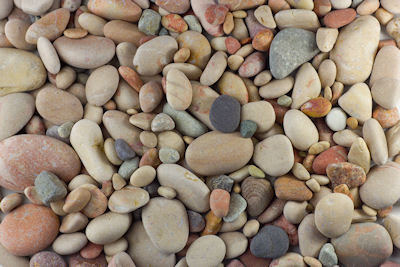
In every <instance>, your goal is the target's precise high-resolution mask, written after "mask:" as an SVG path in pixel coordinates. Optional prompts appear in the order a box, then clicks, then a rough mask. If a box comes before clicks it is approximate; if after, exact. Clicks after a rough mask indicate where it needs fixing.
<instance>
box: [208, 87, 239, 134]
mask: <svg viewBox="0 0 400 267" xmlns="http://www.w3.org/2000/svg"><path fill="white" fill-rule="evenodd" d="M210 121H211V124H212V125H213V126H214V128H215V129H217V130H218V131H220V132H223V133H231V132H234V131H235V130H236V129H237V128H238V126H239V123H240V103H239V101H237V100H236V99H235V98H233V97H231V96H229V95H221V96H219V97H218V98H217V99H215V101H214V103H213V104H212V106H211V109H210Z"/></svg>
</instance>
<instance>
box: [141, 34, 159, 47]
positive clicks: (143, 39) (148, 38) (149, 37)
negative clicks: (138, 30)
mask: <svg viewBox="0 0 400 267" xmlns="http://www.w3.org/2000/svg"><path fill="white" fill-rule="evenodd" d="M156 37H157V36H155V35H147V36H143V37H142V38H140V39H139V46H141V45H142V44H144V43H145V42H148V41H150V40H152V39H154V38H156Z"/></svg>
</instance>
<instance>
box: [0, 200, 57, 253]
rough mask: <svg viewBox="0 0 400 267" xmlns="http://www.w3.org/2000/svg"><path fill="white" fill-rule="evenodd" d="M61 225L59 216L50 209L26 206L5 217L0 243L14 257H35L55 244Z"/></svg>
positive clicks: (32, 205) (1, 226)
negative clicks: (34, 255)
mask: <svg viewBox="0 0 400 267" xmlns="http://www.w3.org/2000/svg"><path fill="white" fill-rule="evenodd" d="M59 225H60V222H59V220H58V217H57V215H55V214H54V212H53V211H52V210H51V209H50V208H47V207H44V206H38V205H34V204H25V205H22V206H20V207H18V208H16V209H15V210H13V211H12V212H10V213H8V214H7V215H6V216H5V217H4V219H3V221H2V223H1V225H0V230H1V231H0V242H1V245H2V246H4V248H5V249H6V250H7V251H8V252H10V253H11V254H13V255H16V256H29V255H33V254H35V253H37V252H39V251H41V250H43V249H45V248H46V247H48V246H49V245H50V244H51V243H52V242H53V240H54V239H55V238H56V237H57V234H58V227H59ZM27 236H29V238H26V237H27Z"/></svg>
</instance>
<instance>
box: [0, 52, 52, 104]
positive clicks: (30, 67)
mask: <svg viewBox="0 0 400 267" xmlns="http://www.w3.org/2000/svg"><path fill="white" fill-rule="evenodd" d="M46 78H47V73H46V69H45V68H44V66H43V63H42V61H41V59H40V58H39V57H38V56H36V55H35V54H33V53H31V52H27V51H23V50H19V49H14V48H0V96H4V95H7V94H10V93H14V92H24V91H31V90H34V89H37V88H39V87H41V86H42V85H43V84H44V83H45V81H46Z"/></svg>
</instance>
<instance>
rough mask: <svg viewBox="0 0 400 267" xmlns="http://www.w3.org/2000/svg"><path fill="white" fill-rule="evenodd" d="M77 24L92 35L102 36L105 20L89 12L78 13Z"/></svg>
mask: <svg viewBox="0 0 400 267" xmlns="http://www.w3.org/2000/svg"><path fill="white" fill-rule="evenodd" d="M78 22H79V24H80V25H81V27H82V28H84V29H85V30H87V31H88V32H89V33H90V34H92V35H97V36H104V31H103V29H104V25H106V23H107V21H106V20H105V19H103V18H101V17H99V16H96V15H94V14H92V13H89V12H84V13H82V14H81V15H79V19H78Z"/></svg>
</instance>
